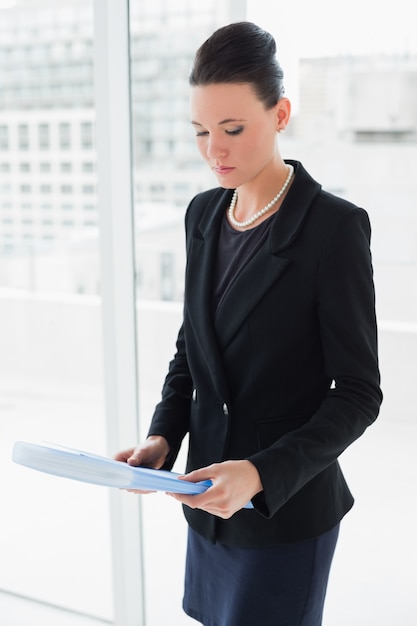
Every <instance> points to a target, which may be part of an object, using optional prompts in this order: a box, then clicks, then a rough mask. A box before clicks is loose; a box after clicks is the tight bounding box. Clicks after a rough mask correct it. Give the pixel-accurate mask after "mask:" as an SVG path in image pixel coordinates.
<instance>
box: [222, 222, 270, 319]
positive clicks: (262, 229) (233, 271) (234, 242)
mask: <svg viewBox="0 0 417 626" xmlns="http://www.w3.org/2000/svg"><path fill="white" fill-rule="evenodd" d="M275 215H276V214H275V213H274V214H273V215H271V216H270V217H269V218H268V219H267V220H265V221H263V222H262V223H261V224H259V226H256V227H255V228H251V229H249V230H242V231H240V230H236V229H235V228H233V227H232V226H231V225H230V224H229V222H228V220H227V218H226V215H225V216H224V218H223V221H222V224H221V228H220V233H219V241H218V246H217V257H216V265H215V268H214V276H213V302H212V305H213V311H214V313H215V312H216V311H217V308H218V306H219V304H220V302H221V300H222V298H223V296H224V295H225V293H226V291H227V290H228V288H229V287H230V285H231V284H232V282H233V281H234V279H235V278H236V276H237V275H238V273H239V272H240V270H241V269H242V268H243V267H244V266H245V264H246V263H247V262H248V261H249V259H250V258H251V257H252V256H253V255H254V254H255V252H256V251H257V250H258V249H259V248H260V246H261V245H262V244H263V242H264V241H265V239H266V237H267V235H268V232H269V228H270V226H271V223H272V218H273V217H274V216H275Z"/></svg>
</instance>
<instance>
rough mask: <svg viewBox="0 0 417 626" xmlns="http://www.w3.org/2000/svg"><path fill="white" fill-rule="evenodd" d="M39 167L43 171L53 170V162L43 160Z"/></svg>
mask: <svg viewBox="0 0 417 626" xmlns="http://www.w3.org/2000/svg"><path fill="white" fill-rule="evenodd" d="M39 169H40V171H41V172H50V171H51V164H50V163H46V162H45V161H43V162H42V163H40V165H39Z"/></svg>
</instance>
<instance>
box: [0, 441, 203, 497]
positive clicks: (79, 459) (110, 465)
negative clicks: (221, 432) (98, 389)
mask: <svg viewBox="0 0 417 626" xmlns="http://www.w3.org/2000/svg"><path fill="white" fill-rule="evenodd" d="M12 459H13V461H14V462H15V463H19V465H24V466H26V467H30V468H32V469H35V470H39V471H41V472H45V473H47V474H53V475H54V476H61V477H63V478H71V479H73V480H79V481H81V482H85V483H92V484H94V485H103V486H105V487H117V488H119V489H144V490H149V491H165V492H171V493H183V494H191V495H193V494H197V493H202V492H203V491H206V489H208V487H210V486H211V481H210V480H206V481H202V482H198V483H192V482H189V481H185V480H179V479H178V476H180V474H176V473H175V472H168V471H165V470H155V469H149V468H145V467H133V466H132V465H128V464H127V463H122V462H121V461H114V460H113V459H108V458H106V457H102V456H97V455H96V454H91V453H89V452H83V451H81V450H74V449H73V448H65V447H61V446H54V445H53V446H49V445H38V444H34V443H28V442H25V441H16V443H15V444H14V446H13V453H12Z"/></svg>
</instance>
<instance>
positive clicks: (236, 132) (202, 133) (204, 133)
mask: <svg viewBox="0 0 417 626" xmlns="http://www.w3.org/2000/svg"><path fill="white" fill-rule="evenodd" d="M225 132H226V135H230V136H231V137H236V136H237V135H240V133H241V132H243V126H239V128H236V129H235V130H226V131H225ZM208 134H209V133H208V131H207V130H202V131H200V132H199V133H197V134H196V137H207V135H208Z"/></svg>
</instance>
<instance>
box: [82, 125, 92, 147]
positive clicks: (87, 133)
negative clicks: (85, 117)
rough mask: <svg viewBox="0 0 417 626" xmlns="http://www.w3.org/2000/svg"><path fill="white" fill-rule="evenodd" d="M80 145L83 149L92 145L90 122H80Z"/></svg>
mask: <svg viewBox="0 0 417 626" xmlns="http://www.w3.org/2000/svg"><path fill="white" fill-rule="evenodd" d="M81 147H82V148H84V149H91V148H92V147H93V124H92V123H91V122H82V123H81Z"/></svg>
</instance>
